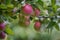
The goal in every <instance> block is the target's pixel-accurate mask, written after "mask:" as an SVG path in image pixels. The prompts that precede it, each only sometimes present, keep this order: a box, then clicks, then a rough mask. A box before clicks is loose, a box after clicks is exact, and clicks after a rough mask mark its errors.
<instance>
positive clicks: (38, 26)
mask: <svg viewBox="0 0 60 40" xmlns="http://www.w3.org/2000/svg"><path fill="white" fill-rule="evenodd" d="M40 27H41V23H40V22H39V21H36V22H35V24H34V29H35V30H37V31H39V30H40Z"/></svg>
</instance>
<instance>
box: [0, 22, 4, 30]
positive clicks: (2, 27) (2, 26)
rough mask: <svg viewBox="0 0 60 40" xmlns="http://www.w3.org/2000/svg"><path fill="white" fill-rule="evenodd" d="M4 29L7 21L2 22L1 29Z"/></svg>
mask: <svg viewBox="0 0 60 40" xmlns="http://www.w3.org/2000/svg"><path fill="white" fill-rule="evenodd" d="M4 29H5V23H4V22H2V23H0V30H4Z"/></svg>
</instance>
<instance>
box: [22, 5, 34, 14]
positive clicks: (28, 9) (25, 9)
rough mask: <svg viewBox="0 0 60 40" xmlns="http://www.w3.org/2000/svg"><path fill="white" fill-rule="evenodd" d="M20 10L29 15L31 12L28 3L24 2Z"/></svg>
mask: <svg viewBox="0 0 60 40" xmlns="http://www.w3.org/2000/svg"><path fill="white" fill-rule="evenodd" d="M22 11H23V12H24V13H25V14H28V15H31V14H32V12H33V8H32V6H31V5H30V4H25V5H24V6H23V7H22Z"/></svg>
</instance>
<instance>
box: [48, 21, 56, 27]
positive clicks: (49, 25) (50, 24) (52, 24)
mask: <svg viewBox="0 0 60 40" xmlns="http://www.w3.org/2000/svg"><path fill="white" fill-rule="evenodd" d="M54 24H55V22H53V21H51V22H50V23H49V24H48V26H47V28H52V27H53V26H54Z"/></svg>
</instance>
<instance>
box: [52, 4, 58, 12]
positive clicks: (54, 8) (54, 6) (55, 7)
mask: <svg viewBox="0 0 60 40" xmlns="http://www.w3.org/2000/svg"><path fill="white" fill-rule="evenodd" d="M52 8H53V12H54V13H56V11H57V6H56V5H53V6H52Z"/></svg>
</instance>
